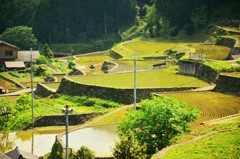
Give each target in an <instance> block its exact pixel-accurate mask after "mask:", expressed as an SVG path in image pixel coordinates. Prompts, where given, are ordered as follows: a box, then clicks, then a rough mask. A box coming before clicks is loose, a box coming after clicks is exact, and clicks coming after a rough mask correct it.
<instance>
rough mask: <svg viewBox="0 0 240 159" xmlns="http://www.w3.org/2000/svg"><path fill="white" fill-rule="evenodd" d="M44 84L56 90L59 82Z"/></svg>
mask: <svg viewBox="0 0 240 159" xmlns="http://www.w3.org/2000/svg"><path fill="white" fill-rule="evenodd" d="M44 85H46V86H47V87H48V88H51V89H55V90H57V89H58V87H59V85H60V82H51V83H44Z"/></svg>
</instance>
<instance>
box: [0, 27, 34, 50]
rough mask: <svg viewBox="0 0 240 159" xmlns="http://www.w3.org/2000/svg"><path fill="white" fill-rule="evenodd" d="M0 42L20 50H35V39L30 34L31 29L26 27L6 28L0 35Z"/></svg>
mask: <svg viewBox="0 0 240 159" xmlns="http://www.w3.org/2000/svg"><path fill="white" fill-rule="evenodd" d="M0 40H2V41H5V42H8V43H10V44H13V45H15V46H17V47H20V48H21V49H22V50H30V48H35V49H36V48H37V39H36V37H35V36H34V35H33V33H32V28H30V27H27V26H16V27H13V28H8V29H7V30H5V31H4V32H3V33H2V34H1V35H0Z"/></svg>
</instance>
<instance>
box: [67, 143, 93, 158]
mask: <svg viewBox="0 0 240 159" xmlns="http://www.w3.org/2000/svg"><path fill="white" fill-rule="evenodd" d="M70 159H95V155H94V152H93V151H92V150H90V149H89V148H88V147H86V146H82V147H81V148H80V149H79V150H78V151H77V152H76V153H75V154H73V155H72V156H71V157H70Z"/></svg>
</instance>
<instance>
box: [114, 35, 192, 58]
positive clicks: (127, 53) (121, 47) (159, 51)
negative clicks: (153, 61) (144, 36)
mask: <svg viewBox="0 0 240 159" xmlns="http://www.w3.org/2000/svg"><path fill="white" fill-rule="evenodd" d="M187 45H188V43H176V42H164V41H157V40H151V41H150V40H139V39H138V40H132V41H127V42H123V43H120V44H118V45H117V46H115V47H114V48H112V50H113V51H114V52H117V53H118V54H120V55H122V56H123V58H132V57H133V56H134V51H135V53H136V57H156V56H165V55H166V54H164V51H166V50H168V49H172V48H176V47H177V46H178V47H181V48H186V46H187Z"/></svg>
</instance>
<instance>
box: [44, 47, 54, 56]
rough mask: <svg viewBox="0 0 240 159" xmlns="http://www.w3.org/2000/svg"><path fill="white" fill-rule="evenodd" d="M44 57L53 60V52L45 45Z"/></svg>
mask: <svg viewBox="0 0 240 159" xmlns="http://www.w3.org/2000/svg"><path fill="white" fill-rule="evenodd" d="M43 55H44V56H45V57H46V58H53V56H54V55H53V52H52V50H51V49H50V48H49V46H48V44H45V45H44V46H43Z"/></svg>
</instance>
